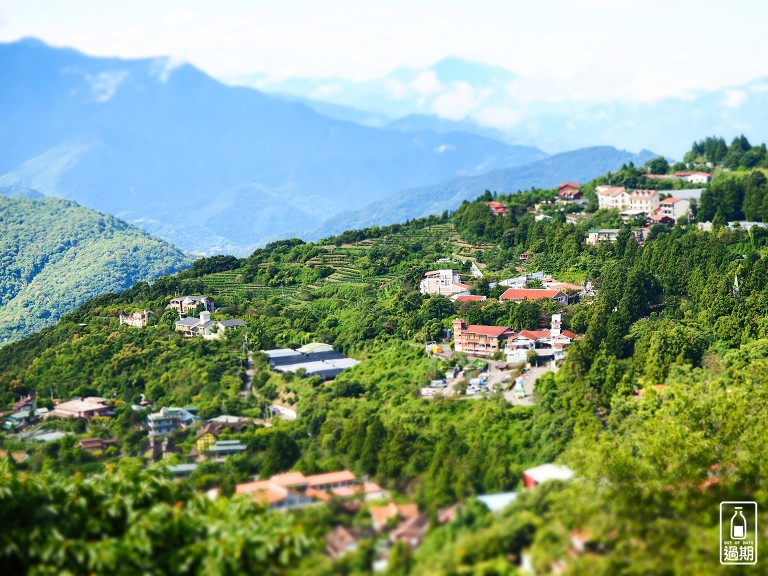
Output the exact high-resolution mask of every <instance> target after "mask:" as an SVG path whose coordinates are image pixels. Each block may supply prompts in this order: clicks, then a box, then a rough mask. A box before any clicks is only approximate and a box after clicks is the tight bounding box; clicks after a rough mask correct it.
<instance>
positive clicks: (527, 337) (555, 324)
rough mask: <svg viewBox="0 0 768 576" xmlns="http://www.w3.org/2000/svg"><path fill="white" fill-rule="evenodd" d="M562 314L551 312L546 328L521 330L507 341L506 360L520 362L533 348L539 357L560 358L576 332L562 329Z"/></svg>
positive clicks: (525, 359)
mask: <svg viewBox="0 0 768 576" xmlns="http://www.w3.org/2000/svg"><path fill="white" fill-rule="evenodd" d="M562 323H563V317H562V314H553V315H552V323H551V324H550V328H549V329H548V330H522V331H520V332H519V333H517V334H515V335H514V336H513V337H512V338H510V339H509V340H508V341H507V345H506V346H505V348H504V353H505V354H506V355H507V362H514V363H518V364H522V363H525V362H527V360H528V352H530V351H531V350H533V351H534V352H536V355H537V356H538V357H539V358H545V359H553V360H562V359H563V358H565V354H566V352H567V350H568V347H569V346H570V345H571V342H573V339H574V338H575V337H576V334H574V333H573V332H571V331H570V330H563V329H562Z"/></svg>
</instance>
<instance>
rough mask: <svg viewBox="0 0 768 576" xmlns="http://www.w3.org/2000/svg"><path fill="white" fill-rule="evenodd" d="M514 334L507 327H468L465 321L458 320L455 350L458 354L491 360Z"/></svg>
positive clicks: (455, 332)
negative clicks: (504, 342) (462, 353)
mask: <svg viewBox="0 0 768 576" xmlns="http://www.w3.org/2000/svg"><path fill="white" fill-rule="evenodd" d="M513 334H514V332H513V331H512V329H511V328H509V327H507V326H483V325H480V324H471V325H469V326H467V323H466V322H464V320H462V319H461V318H456V319H455V320H454V321H453V348H454V350H456V352H465V353H467V354H470V355H471V356H480V357H483V358H489V357H491V356H493V354H494V353H495V352H496V351H497V350H499V349H500V348H501V343H502V341H504V340H506V339H507V338H509V337H510V336H512V335H513Z"/></svg>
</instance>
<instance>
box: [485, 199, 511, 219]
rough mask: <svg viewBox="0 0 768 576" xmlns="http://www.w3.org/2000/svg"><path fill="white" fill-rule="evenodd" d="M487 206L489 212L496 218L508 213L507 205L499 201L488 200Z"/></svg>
mask: <svg viewBox="0 0 768 576" xmlns="http://www.w3.org/2000/svg"><path fill="white" fill-rule="evenodd" d="M488 208H490V209H491V214H493V215H494V216H496V217H497V218H498V217H499V216H503V215H504V214H509V213H510V210H509V206H507V205H506V204H502V203H501V202H496V201H495V200H494V201H493V202H488Z"/></svg>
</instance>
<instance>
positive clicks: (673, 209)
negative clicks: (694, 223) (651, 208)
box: [656, 198, 691, 221]
mask: <svg viewBox="0 0 768 576" xmlns="http://www.w3.org/2000/svg"><path fill="white" fill-rule="evenodd" d="M690 211H691V201H690V200H689V199H687V198H665V199H664V200H662V201H661V202H659V208H658V210H657V211H656V213H657V214H662V215H664V216H669V217H670V218H672V219H673V220H675V221H677V219H678V218H682V217H683V216H687V215H688V214H689V213H690Z"/></svg>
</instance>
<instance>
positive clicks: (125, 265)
mask: <svg viewBox="0 0 768 576" xmlns="http://www.w3.org/2000/svg"><path fill="white" fill-rule="evenodd" d="M0 227H1V228H2V235H1V236H0V344H2V343H6V342H8V341H12V340H18V339H19V338H22V337H24V336H26V335H28V334H31V333H32V332H35V331H37V330H40V329H41V328H44V327H46V326H50V325H52V324H55V323H56V322H57V321H58V320H59V318H60V317H61V316H62V315H63V314H66V313H67V312H71V311H72V310H74V309H75V308H77V307H78V306H80V305H81V304H83V303H84V302H86V301H87V300H89V299H91V298H94V297H95V296H98V295H100V294H104V293H105V292H116V291H119V290H125V289H126V288H128V287H130V286H131V285H133V284H134V283H135V282H137V281H141V280H152V279H153V278H156V277H158V276H162V275H163V274H169V273H172V272H174V271H176V270H179V269H180V268H183V267H185V266H187V265H188V264H189V259H188V258H187V257H186V256H185V255H184V254H183V253H182V252H181V251H179V250H178V249H177V248H175V247H174V246H172V245H171V244H169V243H168V242H166V241H164V240H161V239H159V238H156V237H153V236H150V235H149V234H147V233H145V232H143V231H141V230H139V229H138V228H136V227H134V226H131V225H129V224H126V223H125V222H123V221H121V220H118V219H117V218H114V217H112V216H107V215H105V214H100V213H98V212H96V211H94V210H90V209H88V208H84V207H82V206H79V205H78V204H76V203H75V202H71V201H68V200H62V199H59V198H22V197H17V198H9V197H7V196H3V195H0Z"/></svg>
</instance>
